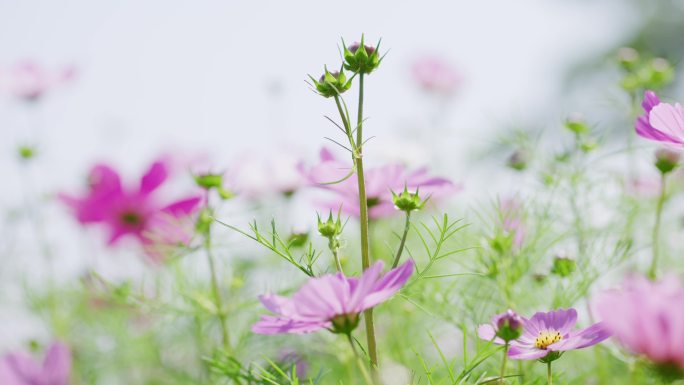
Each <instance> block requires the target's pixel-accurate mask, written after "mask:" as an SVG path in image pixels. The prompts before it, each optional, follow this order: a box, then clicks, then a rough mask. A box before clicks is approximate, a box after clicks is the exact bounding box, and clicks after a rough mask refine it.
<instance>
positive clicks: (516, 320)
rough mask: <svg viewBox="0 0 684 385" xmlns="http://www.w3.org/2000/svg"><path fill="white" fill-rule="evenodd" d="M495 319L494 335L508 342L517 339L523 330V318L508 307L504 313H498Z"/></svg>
mask: <svg viewBox="0 0 684 385" xmlns="http://www.w3.org/2000/svg"><path fill="white" fill-rule="evenodd" d="M495 321H496V325H494V326H496V336H497V337H499V338H501V339H502V340H504V341H506V342H509V341H513V340H515V339H518V338H519V337H520V336H521V335H522V332H523V320H522V318H521V317H520V316H519V315H518V314H516V313H515V312H514V311H513V310H511V309H508V310H507V311H506V312H505V313H503V314H500V315H498V316H497V317H496V318H495Z"/></svg>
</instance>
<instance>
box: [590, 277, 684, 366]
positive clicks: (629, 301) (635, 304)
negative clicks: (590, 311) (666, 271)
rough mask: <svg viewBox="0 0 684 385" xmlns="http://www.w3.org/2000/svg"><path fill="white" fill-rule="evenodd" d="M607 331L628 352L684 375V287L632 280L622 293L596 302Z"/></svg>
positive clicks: (671, 282)
mask: <svg viewBox="0 0 684 385" xmlns="http://www.w3.org/2000/svg"><path fill="white" fill-rule="evenodd" d="M594 305H595V308H596V309H597V312H598V314H599V315H600V317H601V318H602V319H603V323H604V324H605V327H606V329H608V330H609V331H610V332H611V333H613V335H614V336H615V338H616V339H617V340H618V341H619V342H620V343H621V344H622V345H624V346H625V347H626V348H627V349H629V350H631V351H632V352H634V353H636V354H640V355H643V356H646V357H647V358H648V359H649V360H651V361H653V362H655V363H657V364H663V365H675V366H678V367H679V368H680V369H681V370H682V372H683V373H684V285H683V284H682V282H680V281H679V280H678V279H677V278H676V277H674V276H669V277H667V278H665V279H663V280H662V281H660V282H652V281H650V280H648V279H646V278H645V277H641V276H631V277H629V278H628V279H627V280H626V281H625V283H624V286H623V288H622V289H620V290H612V291H608V292H605V293H602V294H601V295H600V296H599V297H598V298H597V299H596V301H595V302H594Z"/></svg>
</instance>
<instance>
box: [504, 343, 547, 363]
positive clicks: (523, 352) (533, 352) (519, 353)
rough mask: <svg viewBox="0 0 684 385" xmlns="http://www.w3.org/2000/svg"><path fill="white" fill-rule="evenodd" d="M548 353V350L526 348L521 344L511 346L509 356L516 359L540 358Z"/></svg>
mask: <svg viewBox="0 0 684 385" xmlns="http://www.w3.org/2000/svg"><path fill="white" fill-rule="evenodd" d="M547 354H549V351H548V350H542V349H524V348H521V347H519V346H511V348H510V349H509V350H508V357H509V358H511V359H514V360H538V359H540V358H542V357H546V355H547Z"/></svg>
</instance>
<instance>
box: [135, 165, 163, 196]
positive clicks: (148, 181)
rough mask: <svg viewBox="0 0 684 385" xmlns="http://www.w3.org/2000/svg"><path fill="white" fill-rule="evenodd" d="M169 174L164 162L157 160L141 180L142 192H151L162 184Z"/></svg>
mask: <svg viewBox="0 0 684 385" xmlns="http://www.w3.org/2000/svg"><path fill="white" fill-rule="evenodd" d="M167 176H168V169H167V166H166V164H165V163H164V162H161V161H157V162H154V163H152V165H151V166H150V169H149V170H147V172H146V173H145V175H143V177H142V179H141V180H140V193H142V194H149V193H151V192H152V191H154V190H156V189H157V187H159V186H161V184H162V183H164V181H165V180H166V177H167Z"/></svg>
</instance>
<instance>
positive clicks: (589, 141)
mask: <svg viewBox="0 0 684 385" xmlns="http://www.w3.org/2000/svg"><path fill="white" fill-rule="evenodd" d="M598 146H599V145H598V142H597V141H596V138H592V137H588V138H585V139H584V140H582V141H581V142H580V143H579V148H580V150H582V152H592V151H594V150H596V148H598Z"/></svg>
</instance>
